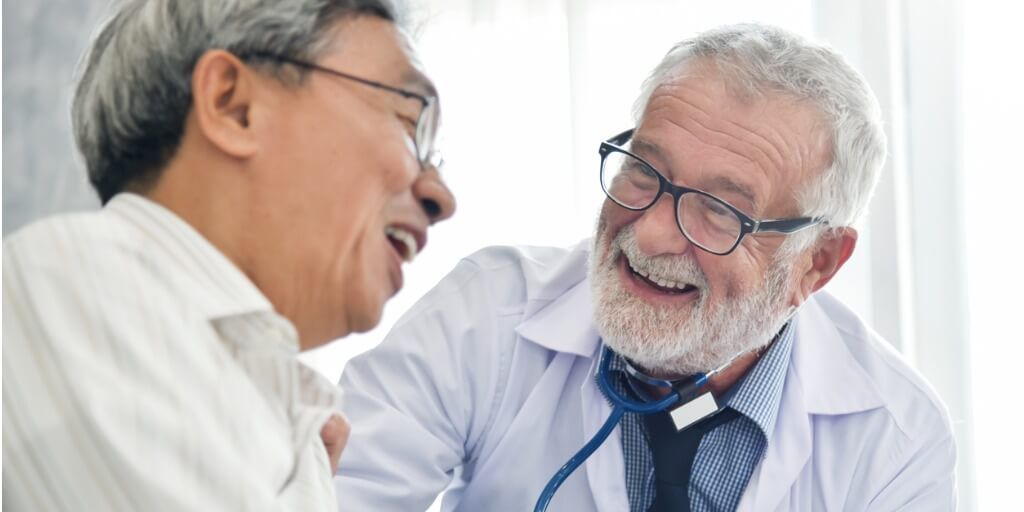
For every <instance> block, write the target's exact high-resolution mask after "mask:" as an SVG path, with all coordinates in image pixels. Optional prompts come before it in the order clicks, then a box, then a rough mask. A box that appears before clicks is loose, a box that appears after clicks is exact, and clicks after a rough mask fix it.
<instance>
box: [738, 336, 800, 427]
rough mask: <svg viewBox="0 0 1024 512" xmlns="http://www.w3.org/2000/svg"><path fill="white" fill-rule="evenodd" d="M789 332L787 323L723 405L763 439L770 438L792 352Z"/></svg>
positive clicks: (791, 337) (791, 340)
mask: <svg viewBox="0 0 1024 512" xmlns="http://www.w3.org/2000/svg"><path fill="white" fill-rule="evenodd" d="M793 332H794V329H793V324H792V322H790V323H787V324H786V326H785V327H783V329H782V332H781V333H780V334H779V336H778V337H777V338H776V340H775V342H774V343H772V345H771V347H769V348H768V350H767V351H766V352H765V353H764V354H763V355H762V356H761V357H760V359H758V361H757V364H755V365H754V367H753V368H751V369H750V371H749V372H748V373H747V375H746V376H745V377H744V378H743V379H742V380H741V381H740V382H739V384H738V385H737V386H735V387H734V388H733V391H732V393H731V394H730V395H729V397H728V398H727V399H726V401H725V403H726V405H728V406H729V407H732V408H733V409H736V411H737V412H739V413H740V414H742V415H744V416H746V417H747V418H750V420H751V421H753V422H754V423H755V424H756V425H757V426H758V428H760V429H761V432H763V433H764V435H765V438H766V439H770V438H771V433H772V430H773V429H774V428H775V419H776V418H777V417H778V414H779V403H780V402H781V400H782V385H783V383H785V381H786V370H787V369H788V368H789V359H790V353H791V352H792V349H793Z"/></svg>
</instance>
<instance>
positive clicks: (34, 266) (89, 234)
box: [3, 210, 146, 272]
mask: <svg viewBox="0 0 1024 512" xmlns="http://www.w3.org/2000/svg"><path fill="white" fill-rule="evenodd" d="M3 246H4V267H5V269H21V270H25V271H32V270H39V271H42V270H47V269H50V270H55V269H67V271H70V270H71V269H76V268H77V269H79V270H83V267H86V266H89V267H92V270H93V271H94V272H95V271H101V270H104V269H109V270H111V271H117V270H119V269H123V268H124V265H126V264H131V263H133V262H138V261H139V259H140V257H141V256H142V255H143V254H145V253H146V251H145V248H144V247H142V239H141V237H139V236H138V233H137V232H136V231H135V230H134V229H133V228H132V226H130V225H129V224H128V223H125V222H123V221H122V220H121V219H119V218H117V217H115V216H113V215H109V214H108V213H107V212H105V211H102V210H100V211H93V212H81V213H72V214H64V215H57V216H53V217H49V218H46V219H42V220H39V221H36V222H33V223H32V224H29V225H28V226H26V227H24V228H22V229H20V230H19V231H17V232H15V233H14V234H12V235H10V236H8V237H7V238H5V239H4V243H3ZM8 256H10V258H8ZM97 267H99V268H97Z"/></svg>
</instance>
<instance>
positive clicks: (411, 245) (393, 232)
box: [384, 226, 419, 263]
mask: <svg viewBox="0 0 1024 512" xmlns="http://www.w3.org/2000/svg"><path fill="white" fill-rule="evenodd" d="M384 233H385V234H386V235H387V236H389V237H390V238H392V239H393V240H397V241H398V242H400V243H401V244H402V245H403V246H405V250H404V251H402V260H403V261H405V262H406V263H409V262H411V261H412V260H413V258H415V257H416V254H417V253H418V252H419V246H418V244H417V243H416V237H415V236H413V234H412V233H410V232H408V231H406V230H404V229H402V228H396V227H392V226H388V227H387V228H386V229H385V230H384Z"/></svg>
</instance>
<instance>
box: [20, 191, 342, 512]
mask: <svg viewBox="0 0 1024 512" xmlns="http://www.w3.org/2000/svg"><path fill="white" fill-rule="evenodd" d="M298 349H299V345H298V337H297V333H296V331H295V329H294V327H293V326H292V324H291V323H290V322H289V321H288V320H286V319H285V318H284V317H282V316H280V315H279V314H277V313H276V312H275V311H274V309H273V307H272V306H271V304H270V302H269V301H268V300H267V299H266V297H264V296H263V294H262V293H260V291H259V290H258V289H257V288H256V286H255V285H254V284H253V283H252V282H251V281H249V279H247V278H246V277H245V275H244V274H243V273H242V272H241V271H240V270H239V269H238V268H237V267H235V266H234V265H233V264H232V263H231V262H230V261H229V260H228V259H227V258H226V257H225V256H224V255H223V254H221V253H220V252H218V251H217V250H216V249H215V248H214V247H213V245H211V244H210V243H209V242H208V241H207V240H205V239H204V238H203V237H202V236H201V235H200V234H199V233H198V232H196V231H195V230H193V229H192V228H191V227H190V226H189V225H188V224H187V223H185V222H184V221H183V220H181V219H180V218H179V217H177V216H176V215H174V214H173V213H172V212H170V211H168V210H166V209H164V208H163V207H161V206H159V205H157V204H156V203H154V202H151V201H149V200H147V199H145V198H142V197H140V196H137V195H132V194H121V195H119V196H117V197H115V198H114V199H113V200H112V201H110V203H109V204H108V205H107V206H106V207H105V208H104V209H103V210H101V211H99V212H93V213H84V214H76V215H67V216H61V217H55V218H51V219H48V220H45V221H42V222H38V223H36V224H33V225H32V226H29V227H28V228H26V229H24V230H21V231H20V232H18V233H17V234H15V235H13V236H11V237H9V238H8V239H6V240H4V244H3V488H4V498H5V502H4V504H5V505H8V506H10V507H11V509H12V510H105V511H106V510H115V511H119V510H146V511H162V510H181V511H185V510H188V511H193V510H303V511H307V510H314V511H315V510H334V509H336V507H337V505H336V501H335V498H334V490H333V485H332V484H331V474H330V463H329V461H328V458H327V452H326V450H325V448H324V445H323V442H322V441H321V440H320V436H319V431H320V428H321V427H322V426H323V424H324V423H325V421H326V420H327V419H328V418H329V417H330V416H331V415H332V414H336V411H338V409H339V408H338V406H339V405H340V403H339V394H338V391H336V388H335V387H334V386H333V385H332V384H331V383H330V382H329V381H328V380H327V379H325V378H324V377H322V376H320V375H319V374H317V373H316V372H314V371H313V370H312V369H310V368H308V367H306V366H304V365H303V364H302V363H300V362H298V360H297V359H296V357H295V356H296V354H297V353H298Z"/></svg>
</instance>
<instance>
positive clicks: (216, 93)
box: [192, 50, 258, 158]
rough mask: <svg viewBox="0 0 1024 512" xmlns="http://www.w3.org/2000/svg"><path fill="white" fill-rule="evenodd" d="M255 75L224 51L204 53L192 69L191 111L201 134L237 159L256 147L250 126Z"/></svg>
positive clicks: (252, 151)
mask: <svg viewBox="0 0 1024 512" xmlns="http://www.w3.org/2000/svg"><path fill="white" fill-rule="evenodd" d="M254 78H255V77H254V75H253V72H252V70H251V69H249V67H248V66H246V65H245V63H243V62H242V61H241V60H239V59H238V57H236V56H234V55H233V54H231V53H230V52H227V51H224V50H211V51H208V52H206V53H205V54H203V56H202V57H200V58H199V61H198V62H196V65H195V68H194V70H193V71H192V113H193V115H194V116H195V122H196V126H197V127H198V128H199V131H200V132H201V135H202V136H203V137H204V138H205V139H206V140H207V141H208V142H209V143H210V144H211V145H213V146H215V147H217V148H218V149H220V150H221V151H223V152H224V153H226V154H228V155H231V156H233V157H236V158H246V157H249V156H252V154H253V153H255V152H256V149H257V146H258V145H257V141H256V136H255V133H254V132H253V130H251V129H250V115H251V107H252V101H253V93H254V92H255V86H256V84H255V83H254Z"/></svg>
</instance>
